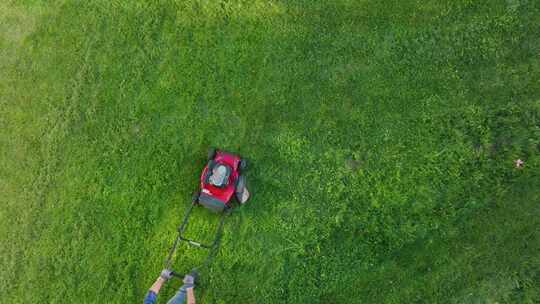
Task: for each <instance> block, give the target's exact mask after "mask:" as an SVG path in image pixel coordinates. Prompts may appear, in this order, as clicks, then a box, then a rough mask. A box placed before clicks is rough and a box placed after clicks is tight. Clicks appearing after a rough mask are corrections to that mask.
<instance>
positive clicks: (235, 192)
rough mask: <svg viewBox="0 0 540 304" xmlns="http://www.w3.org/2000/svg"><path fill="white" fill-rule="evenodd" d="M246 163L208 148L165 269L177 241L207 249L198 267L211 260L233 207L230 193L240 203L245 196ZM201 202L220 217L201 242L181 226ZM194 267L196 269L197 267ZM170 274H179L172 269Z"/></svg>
mask: <svg viewBox="0 0 540 304" xmlns="http://www.w3.org/2000/svg"><path fill="white" fill-rule="evenodd" d="M246 167H247V162H246V160H245V159H242V158H241V157H240V156H239V155H237V154H233V153H229V152H225V151H222V150H216V149H214V148H211V149H209V151H208V162H207V163H206V165H205V166H204V168H203V170H202V173H201V176H200V184H199V188H200V189H199V190H198V191H196V192H195V194H193V197H192V200H191V205H190V206H189V208H188V210H187V211H186V213H185V215H184V218H183V220H182V223H181V224H180V226H178V235H177V237H176V239H175V240H174V243H173V246H172V247H171V249H170V251H169V254H168V256H167V259H166V261H165V268H167V269H170V267H171V264H172V256H173V254H174V252H175V250H176V247H177V245H178V243H179V242H180V241H185V242H187V243H189V244H190V245H192V246H195V247H199V248H204V249H207V250H209V253H208V256H207V258H206V259H205V261H204V262H203V263H202V265H201V266H200V267H197V268H202V267H204V266H206V265H207V264H208V263H209V262H210V260H211V259H212V257H213V255H214V253H215V251H216V249H217V247H218V245H219V239H220V237H221V232H222V229H223V222H224V220H225V216H226V215H227V214H229V213H230V210H231V209H232V208H233V207H234V204H233V202H232V201H233V199H232V198H233V196H234V197H236V200H237V201H238V202H239V203H240V204H244V203H245V202H246V201H247V200H248V199H249V191H248V190H247V188H246V180H245V177H244V176H243V175H242V172H243V171H244V170H245V169H246ZM197 205H201V206H203V207H205V208H206V209H208V210H210V211H212V212H213V213H216V214H219V215H220V219H219V223H218V225H217V228H216V232H215V236H214V239H213V241H212V242H211V243H209V244H208V243H204V242H201V241H196V240H193V239H189V238H187V237H185V236H184V232H185V228H186V225H187V223H188V220H189V216H190V214H191V211H192V210H193V208H194V207H195V206H197ZM197 268H196V269H197ZM173 275H175V276H177V277H182V276H181V275H179V274H178V273H176V272H173Z"/></svg>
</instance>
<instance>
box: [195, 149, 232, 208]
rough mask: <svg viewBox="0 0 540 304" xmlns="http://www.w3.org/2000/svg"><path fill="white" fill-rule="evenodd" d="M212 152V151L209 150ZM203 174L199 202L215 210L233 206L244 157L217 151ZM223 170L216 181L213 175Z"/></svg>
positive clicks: (210, 156)
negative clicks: (232, 202) (232, 199)
mask: <svg viewBox="0 0 540 304" xmlns="http://www.w3.org/2000/svg"><path fill="white" fill-rule="evenodd" d="M209 154H212V151H210V152H209ZM209 158H210V160H209V161H208V163H207V164H206V165H205V166H204V169H203V171H202V174H201V179H200V180H201V182H200V187H201V191H200V193H199V194H198V195H199V196H198V202H199V203H200V204H201V205H203V206H204V207H206V208H207V209H209V210H211V211H214V212H222V211H224V210H225V209H227V208H231V198H232V197H233V195H234V194H235V190H236V186H237V181H238V180H239V175H240V173H239V170H240V164H241V162H242V159H241V158H240V156H238V155H236V154H232V153H228V152H225V151H220V150H218V151H215V152H214V155H213V156H212V155H209ZM220 169H221V171H222V174H221V176H220V177H221V180H220V179H219V178H217V179H218V180H217V182H215V181H214V179H213V175H214V174H219V173H220V172H219V171H220Z"/></svg>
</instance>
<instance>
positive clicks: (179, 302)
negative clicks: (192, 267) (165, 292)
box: [167, 285, 186, 304]
mask: <svg viewBox="0 0 540 304" xmlns="http://www.w3.org/2000/svg"><path fill="white" fill-rule="evenodd" d="M185 286H186V285H182V287H180V288H179V289H178V292H177V293H176V294H175V295H174V297H172V298H171V299H170V300H169V302H167V304H184V302H185V300H186V287H185Z"/></svg>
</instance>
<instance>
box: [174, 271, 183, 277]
mask: <svg viewBox="0 0 540 304" xmlns="http://www.w3.org/2000/svg"><path fill="white" fill-rule="evenodd" d="M171 275H172V276H173V277H177V278H179V279H183V278H184V276H183V275H181V274H179V273H178V272H175V271H172V272H171Z"/></svg>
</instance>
